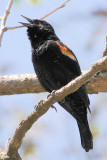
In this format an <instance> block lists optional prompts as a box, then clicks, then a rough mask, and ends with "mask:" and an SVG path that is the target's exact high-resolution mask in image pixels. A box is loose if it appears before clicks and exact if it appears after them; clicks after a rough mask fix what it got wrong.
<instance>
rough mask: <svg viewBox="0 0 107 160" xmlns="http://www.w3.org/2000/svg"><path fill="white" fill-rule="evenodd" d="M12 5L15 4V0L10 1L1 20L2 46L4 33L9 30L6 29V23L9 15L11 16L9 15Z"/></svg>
mask: <svg viewBox="0 0 107 160" xmlns="http://www.w3.org/2000/svg"><path fill="white" fill-rule="evenodd" d="M12 4H13V0H9V2H8V5H7V8H6V11H5V13H4V15H3V16H2V17H1V16H0V20H1V27H0V46H1V40H2V37H3V34H4V32H5V31H6V30H7V28H6V27H5V23H6V20H7V17H8V15H9V13H10V8H11V6H12Z"/></svg>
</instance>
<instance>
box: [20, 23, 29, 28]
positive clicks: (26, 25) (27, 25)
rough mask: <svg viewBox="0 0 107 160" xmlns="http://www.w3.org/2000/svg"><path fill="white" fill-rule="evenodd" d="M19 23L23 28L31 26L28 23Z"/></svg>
mask: <svg viewBox="0 0 107 160" xmlns="http://www.w3.org/2000/svg"><path fill="white" fill-rule="evenodd" d="M19 23H21V24H22V25H23V26H25V27H30V26H31V24H30V23H23V22H19Z"/></svg>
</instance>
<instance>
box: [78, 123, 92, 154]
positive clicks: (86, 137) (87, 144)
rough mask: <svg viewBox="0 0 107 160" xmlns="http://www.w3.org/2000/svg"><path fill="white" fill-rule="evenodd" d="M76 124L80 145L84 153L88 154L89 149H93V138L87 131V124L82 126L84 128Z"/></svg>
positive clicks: (88, 130)
mask: <svg viewBox="0 0 107 160" xmlns="http://www.w3.org/2000/svg"><path fill="white" fill-rule="evenodd" d="M77 123H78V128H79V131H80V138H81V145H82V147H83V148H84V149H85V150H86V152H88V151H89V150H90V149H93V137H92V134H91V131H90V129H89V125H88V122H87V125H84V127H83V125H81V124H80V123H79V122H77Z"/></svg>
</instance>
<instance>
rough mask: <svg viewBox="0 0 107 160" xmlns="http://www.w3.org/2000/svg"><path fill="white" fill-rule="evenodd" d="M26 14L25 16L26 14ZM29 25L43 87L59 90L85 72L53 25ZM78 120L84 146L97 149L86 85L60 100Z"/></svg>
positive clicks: (35, 60)
mask: <svg viewBox="0 0 107 160" xmlns="http://www.w3.org/2000/svg"><path fill="white" fill-rule="evenodd" d="M23 17H24V16H23ZM24 18H25V19H26V20H27V21H29V22H30V23H22V22H21V24H23V25H24V26H26V27H27V28H28V29H27V34H28V37H29V40H30V42H31V47H32V62H33V66H34V69H35V72H36V74H37V76H38V79H39V81H40V83H41V84H42V86H43V87H44V88H45V89H46V90H47V91H48V92H52V91H53V90H58V89H60V88H61V87H62V86H64V85H66V84H67V83H68V82H70V81H71V80H73V79H75V78H76V77H77V76H79V75H80V74H81V69H80V66H79V63H78V60H77V58H76V56H75V55H74V53H73V52H72V51H71V50H70V49H69V48H68V47H67V46H66V45H65V44H63V43H62V42H61V41H60V39H59V38H58V37H57V36H56V34H55V31H54V29H53V27H52V26H51V25H50V24H49V23H47V22H46V21H44V20H32V19H29V18H27V17H24ZM58 103H59V104H60V105H61V106H62V107H63V108H64V109H65V110H66V111H68V112H69V113H70V114H71V115H72V116H73V117H74V118H75V119H76V121H77V124H78V127H79V131H80V137H81V144H82V147H83V148H84V149H85V150H86V152H88V151H89V150H90V149H92V148H93V141H92V139H93V138H92V134H91V131H90V129H89V125H88V121H87V108H88V109H89V104H90V102H89V98H88V95H87V92H86V88H85V86H84V85H83V86H81V87H80V88H79V89H78V90H77V91H76V92H74V93H72V94H69V95H68V96H66V97H65V98H64V99H63V100H62V101H60V102H58Z"/></svg>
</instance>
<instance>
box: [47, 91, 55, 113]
mask: <svg viewBox="0 0 107 160" xmlns="http://www.w3.org/2000/svg"><path fill="white" fill-rule="evenodd" d="M55 92H56V91H55V90H53V91H52V92H51V93H50V94H49V95H48V96H47V98H49V97H51V102H52V103H53V100H54V95H55ZM51 108H54V109H55V111H56V112H57V109H56V107H54V106H53V105H52V106H51Z"/></svg>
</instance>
